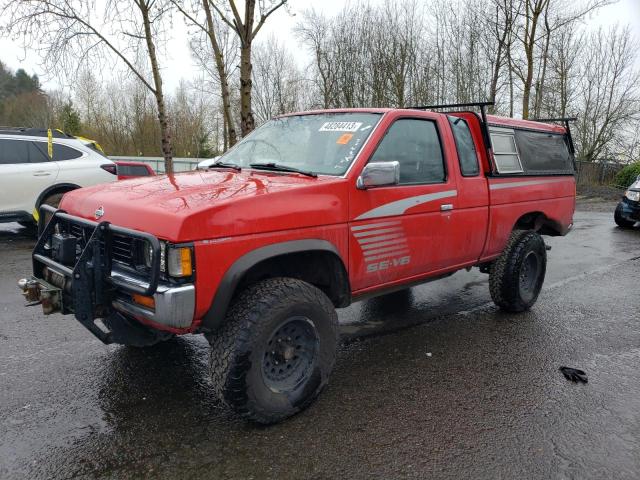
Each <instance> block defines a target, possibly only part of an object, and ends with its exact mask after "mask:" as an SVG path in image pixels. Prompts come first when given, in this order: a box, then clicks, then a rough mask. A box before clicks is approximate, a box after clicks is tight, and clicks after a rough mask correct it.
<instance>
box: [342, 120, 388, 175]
mask: <svg viewBox="0 0 640 480" xmlns="http://www.w3.org/2000/svg"><path fill="white" fill-rule="evenodd" d="M387 113H388V112H384V113H382V114H381V115H380V120H378V123H376V126H375V127H373V129H372V130H371V133H369V136H368V137H367V139H366V140H365V141H364V143H363V144H362V146H361V147H360V150H359V151H358V153H357V154H356V156H355V157H354V158H353V160H352V161H351V165H349V168H347V171H346V172H344V173H343V174H342V175H340V178H347V177H348V176H349V173H350V172H351V169H352V168H353V167H354V166H355V164H356V163H358V160H360V156H361V155H362V152H363V151H364V150H365V148H367V145H369V142H371V139H372V138H373V137H375V135H376V132H377V131H378V130H379V129H380V125H382V123H383V120H384V117H386V116H387Z"/></svg>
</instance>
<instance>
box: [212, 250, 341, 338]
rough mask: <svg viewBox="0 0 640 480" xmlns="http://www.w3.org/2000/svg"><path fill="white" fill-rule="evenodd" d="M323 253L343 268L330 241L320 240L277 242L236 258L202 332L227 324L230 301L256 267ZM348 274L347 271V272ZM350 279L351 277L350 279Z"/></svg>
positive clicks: (338, 254)
mask: <svg viewBox="0 0 640 480" xmlns="http://www.w3.org/2000/svg"><path fill="white" fill-rule="evenodd" d="M308 251H324V252H330V253H333V254H335V255H336V256H337V257H338V259H340V261H341V262H342V264H343V265H344V262H343V261H342V257H341V256H340V253H339V252H338V249H337V248H336V247H335V245H333V244H332V243H331V242H328V241H327V240H320V239H305V240H292V241H288V242H280V243H274V244H271V245H266V246H264V247H260V248H257V249H256V250H252V251H250V252H248V253H246V254H244V255H243V256H242V257H240V258H239V259H237V260H236V261H235V262H234V263H233V264H232V265H231V267H229V269H228V270H227V271H226V273H225V274H224V276H223V277H222V280H221V281H220V284H219V285H218V289H217V290H216V293H215V295H214V297H213V301H212V302H211V306H210V307H209V310H208V311H207V313H206V314H205V315H204V317H203V320H202V323H201V325H200V328H199V330H200V331H202V332H204V333H211V332H214V331H215V330H217V329H218V328H219V327H220V326H221V325H222V324H223V322H224V320H225V316H226V313H227V309H228V307H229V304H230V303H231V299H232V298H233V295H234V293H235V291H236V288H237V287H238V284H239V283H240V281H241V280H242V278H243V277H244V275H245V274H246V273H247V272H248V271H249V270H250V269H251V268H253V267H254V266H255V265H257V264H258V263H260V262H263V261H265V260H268V259H270V258H274V257H279V256H280V255H286V254H289V253H301V252H308ZM345 271H346V270H345ZM347 278H348V277H347Z"/></svg>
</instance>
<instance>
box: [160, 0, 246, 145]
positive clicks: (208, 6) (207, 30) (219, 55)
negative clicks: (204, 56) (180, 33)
mask: <svg viewBox="0 0 640 480" xmlns="http://www.w3.org/2000/svg"><path fill="white" fill-rule="evenodd" d="M171 3H173V4H174V5H175V6H176V8H177V9H178V10H179V11H180V12H181V13H182V14H183V15H184V16H185V18H186V19H187V20H188V21H189V22H191V23H192V24H193V25H195V26H196V27H198V28H199V29H200V30H201V31H202V32H204V34H205V35H206V37H207V39H208V41H209V45H210V47H211V52H212V54H213V59H214V61H215V66H216V73H217V77H218V82H219V86H220V96H221V98H222V111H223V115H224V124H225V139H227V138H228V146H233V145H235V143H236V141H237V134H236V126H235V122H234V120H233V114H232V111H231V94H230V91H229V68H228V64H227V63H226V62H225V57H226V55H225V51H224V41H221V37H223V38H224V32H221V31H220V26H218V25H215V22H214V18H213V13H212V12H213V10H212V5H213V2H212V0H198V1H197V2H196V3H195V4H193V5H192V9H191V11H189V10H187V8H186V7H185V5H184V2H182V1H178V0H171ZM197 7H202V12H203V13H204V19H200V18H198V12H197V10H199V8H197ZM226 148H227V142H226V141H225V149H226Z"/></svg>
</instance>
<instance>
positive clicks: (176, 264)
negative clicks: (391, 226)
mask: <svg viewBox="0 0 640 480" xmlns="http://www.w3.org/2000/svg"><path fill="white" fill-rule="evenodd" d="M191 260H192V255H191V247H171V248H169V255H168V256H167V266H168V271H169V275H171V276H172V277H188V276H190V275H191V274H192V273H193V266H192V264H191Z"/></svg>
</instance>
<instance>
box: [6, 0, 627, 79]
mask: <svg viewBox="0 0 640 480" xmlns="http://www.w3.org/2000/svg"><path fill="white" fill-rule="evenodd" d="M379 1H380V0H370V1H369V3H370V4H375V3H378V2H379ZM351 3H352V4H357V3H358V2H357V1H354V0H352V1H351ZM344 4H345V1H344V0H319V1H318V0H313V1H312V0H289V12H290V13H287V12H286V11H285V10H282V9H281V10H280V11H278V12H276V13H274V14H273V16H272V17H270V18H269V20H268V21H267V23H266V24H265V26H264V28H263V29H262V30H261V31H260V34H259V37H258V38H265V37H266V36H268V35H270V34H274V35H277V36H278V37H279V38H280V39H281V40H283V41H284V42H287V43H288V46H289V48H290V50H291V51H292V52H293V53H294V56H295V57H296V59H297V60H298V61H299V62H300V63H305V61H306V52H305V51H304V50H303V49H301V48H300V46H299V43H298V42H297V41H296V39H295V37H294V36H293V34H292V29H293V26H294V25H295V23H296V21H297V17H296V13H297V12H299V11H301V10H303V9H305V8H309V7H310V6H314V7H315V8H316V10H318V11H323V12H325V13H327V14H328V15H331V14H332V13H333V12H337V11H339V10H340V9H341V7H342V6H343V5H344ZM585 22H586V23H587V24H588V25H589V27H592V28H597V27H598V26H600V25H602V26H610V25H613V24H616V23H619V24H622V25H631V27H632V29H633V31H634V33H635V35H636V37H637V38H639V39H640V0H619V1H618V2H617V3H616V4H614V5H610V6H608V7H605V8H602V9H600V10H598V11H597V13H595V14H592V15H591V16H590V17H589V18H587V19H585ZM173 26H174V33H173V36H172V39H171V40H170V42H169V45H168V48H167V55H168V58H166V59H165V60H164V69H163V76H164V82H165V84H166V87H167V89H168V91H171V90H173V89H174V88H175V87H176V86H177V85H178V83H179V82H180V80H181V79H183V78H184V79H187V80H189V79H192V78H194V77H195V76H196V75H197V69H196V68H195V67H194V64H193V61H192V60H191V56H190V53H189V49H188V46H187V42H188V38H187V34H186V29H185V27H184V24H183V22H182V21H176V22H174V25H173ZM19 45H20V43H19V42H17V41H12V40H10V39H6V38H5V39H0V60H2V62H4V63H5V64H7V65H8V66H9V67H10V68H12V69H14V70H15V69H18V68H24V69H25V70H26V71H27V72H28V73H29V74H31V73H36V74H38V76H39V77H40V79H41V81H42V84H43V85H44V87H45V88H50V89H52V88H59V87H60V86H61V85H60V83H59V82H60V79H57V78H56V77H55V76H54V75H50V74H47V72H44V71H43V70H42V68H41V67H40V65H39V58H38V56H37V55H36V54H35V53H33V52H29V51H27V52H24V51H23V50H22V49H20V47H19ZM638 58H639V59H640V54H639V55H638Z"/></svg>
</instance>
